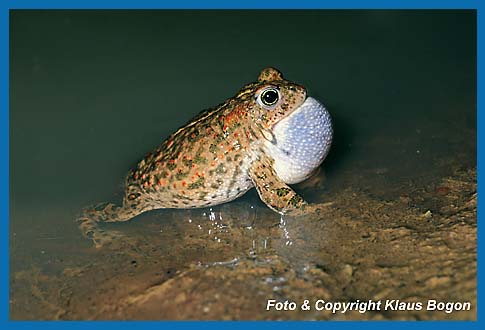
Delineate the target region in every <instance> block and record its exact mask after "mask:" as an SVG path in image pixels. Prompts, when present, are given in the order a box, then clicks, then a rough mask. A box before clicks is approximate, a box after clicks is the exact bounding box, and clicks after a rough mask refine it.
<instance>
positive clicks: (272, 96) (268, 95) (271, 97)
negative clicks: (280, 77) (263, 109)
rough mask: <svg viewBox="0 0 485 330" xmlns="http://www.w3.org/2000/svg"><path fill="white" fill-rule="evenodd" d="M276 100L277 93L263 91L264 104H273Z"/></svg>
mask: <svg viewBox="0 0 485 330" xmlns="http://www.w3.org/2000/svg"><path fill="white" fill-rule="evenodd" d="M276 101H278V93H277V92H276V91H273V90H270V91H266V92H264V93H263V103H264V104H266V105H272V104H275V103H276Z"/></svg>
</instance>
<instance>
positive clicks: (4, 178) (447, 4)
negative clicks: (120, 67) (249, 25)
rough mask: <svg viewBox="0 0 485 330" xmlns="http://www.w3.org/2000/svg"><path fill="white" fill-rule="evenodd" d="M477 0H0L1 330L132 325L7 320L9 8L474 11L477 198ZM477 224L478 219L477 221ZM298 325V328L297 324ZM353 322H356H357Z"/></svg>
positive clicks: (281, 325)
mask: <svg viewBox="0 0 485 330" xmlns="http://www.w3.org/2000/svg"><path fill="white" fill-rule="evenodd" d="M482 6H483V5H481V4H480V1H479V0H388V1H385V0H341V1H339V0H333V1H332V0H322V1H317V0H299V1H290V0H265V1H262V0H235V1H224V0H209V1H208V0H205V1H196V0H178V1H175V0H174V1H173V2H170V1H163V0H162V1H160V0H158V1H157V0H138V1H137V0H118V1H116V0H68V1H61V0H42V1H41V0H38V1H35V0H3V1H1V2H0V44H1V45H2V46H3V47H2V49H3V50H4V51H2V52H0V93H1V94H0V125H1V126H0V135H1V138H0V214H1V218H0V219H1V221H0V226H1V227H0V232H1V233H2V235H3V239H1V240H0V242H1V243H0V244H1V245H2V248H1V250H0V253H1V255H0V259H1V260H2V266H3V267H2V270H1V272H0V278H1V284H0V290H1V291H0V296H1V297H2V299H1V300H0V328H2V329H11V328H23V329H26V328H32V327H44V328H59V327H69V328H71V329H78V328H85V327H87V326H90V327H98V328H103V329H105V328H106V327H113V328H114V329H120V328H125V329H126V328H128V327H131V326H133V325H134V324H133V322H123V321H99V322H82V321H65V322H34V321H9V282H8V276H9V273H8V271H9V269H8V267H9V253H8V248H9V242H8V238H9V48H8V47H9V32H8V27H9V10H10V9H189V8H190V9H216V8H217V9H477V29H478V31H477V38H478V48H477V52H478V54H477V89H478V90H477V125H478V132H477V138H478V141H477V142H478V144H477V145H478V150H477V157H478V159H477V172H478V196H480V193H481V189H480V187H481V186H482V182H483V179H482V175H481V174H480V173H481V172H482V170H481V168H482V164H483V162H482V157H483V153H482V152H481V149H480V141H482V140H483V139H482V137H483V133H482V129H481V128H482V127H483V120H484V117H483V114H481V111H480V108H481V107H480V105H481V100H482V95H484V89H483V84H482V81H483V66H482V65H481V63H480V60H479V59H480V55H481V54H484V51H483V47H484V46H483V41H482V36H483V35H484V33H483V32H484V25H483V24H482V21H483V14H482V8H485V6H483V7H482ZM478 200H479V208H478V215H477V216H478V219H480V218H481V207H480V198H479V199H478ZM479 222H480V221H479ZM478 238H479V240H478V255H479V256H481V255H482V250H483V248H482V244H481V239H480V230H479V234H478ZM479 261H480V258H479ZM482 269H483V267H481V263H480V262H479V263H478V286H477V290H478V297H481V296H482V295H481V293H482V291H483V290H481V285H480V278H481V277H482V276H480V275H481V274H482ZM477 307H478V309H477V310H478V315H477V319H478V321H476V322H471V321H469V322H464V321H455V322H446V321H430V322H411V321H406V322H392V324H390V323H389V322H373V321H366V322H357V321H348V322H297V321H285V322H277V323H276V322H265V321H260V322H249V321H243V322H230V323H228V322H215V321H211V322H199V321H197V322H195V321H192V322H190V321H183V322H171V321H166V322H153V321H149V322H136V326H141V327H143V328H151V329H159V328H160V327H163V326H170V327H173V328H177V329H186V328H194V327H197V328H206V327H210V328H213V327H215V328H217V327H225V326H230V327H231V328H233V329H235V330H236V329H246V328H247V327H249V326H257V327H258V328H263V329H269V328H271V329H274V328H278V329H280V330H281V329H287V328H292V327H295V326H298V327H303V328H308V329H309V328H316V327H323V326H325V327H331V328H332V327H339V328H353V327H355V326H358V327H363V328H384V327H389V326H393V327H394V326H395V327H400V328H405V327H406V328H407V327H413V328H423V327H440V328H443V327H444V328H464V327H467V328H484V322H483V316H482V315H481V314H482V313H481V311H482V308H480V307H481V304H480V300H479V299H478V298H477ZM297 323H298V325H297ZM356 323H358V324H356Z"/></svg>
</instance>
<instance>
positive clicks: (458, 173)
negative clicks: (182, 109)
mask: <svg viewBox="0 0 485 330" xmlns="http://www.w3.org/2000/svg"><path fill="white" fill-rule="evenodd" d="M306 189H314V187H305V186H301V187H300V191H302V193H303V194H304V193H305V190H306ZM390 189H392V190H393V191H395V192H401V193H395V194H390V193H389V191H387V192H386V196H391V195H394V196H393V197H392V198H389V199H383V198H382V197H380V196H378V195H379V194H376V193H375V192H374V194H370V193H368V192H366V191H363V190H362V189H357V190H356V189H352V188H345V189H342V190H339V191H336V192H333V193H329V192H328V191H322V192H321V196H320V197H318V196H316V197H315V196H314V197H315V199H317V200H318V199H319V200H321V201H323V202H325V203H326V204H325V207H324V208H323V209H322V210H321V212H320V213H319V214H312V215H309V216H304V217H299V218H290V217H280V216H279V215H276V214H275V213H273V212H271V211H269V210H267V209H265V208H263V207H262V206H260V204H257V203H253V202H251V196H250V197H249V198H248V199H247V200H243V201H235V202H233V203H229V204H225V205H222V206H219V207H215V208H212V209H205V210H191V211H171V210H163V211H154V212H150V213H147V214H145V215H142V216H140V217H138V218H137V219H136V220H135V221H132V222H129V223H127V224H113V225H109V226H106V227H109V229H113V230H118V231H120V232H121V233H123V234H124V235H125V238H126V239H125V240H123V241H119V242H115V243H113V245H112V246H108V247H104V248H101V249H95V248H94V247H92V246H91V245H90V243H89V242H88V241H85V240H82V239H78V240H73V241H72V242H71V243H70V244H66V242H65V241H59V242H58V243H57V241H56V240H53V241H52V242H50V244H49V249H48V250H43V251H40V254H39V257H28V258H27V257H26V256H24V255H22V253H25V252H23V251H22V248H21V247H19V246H20V245H21V244H19V242H15V236H14V238H13V244H12V258H17V259H21V258H23V260H24V261H25V262H24V263H21V264H20V266H17V267H16V269H15V267H14V269H12V274H11V285H10V290H11V299H10V308H11V309H10V310H11V318H12V319H75V320H77V319H82V320H85V319H140V320H146V319H150V320H151V319H153V320H159V319H177V320H187V319H190V320H192V319H194V320H205V319H215V320H221V319H224V320H225V319H231V320H240V319H250V320H254V319H270V320H289V319H295V320H320V319H321V320H327V319H353V320H355V319H373V320H380V319H403V320H414V319H420V320H423V319H462V320H471V319H475V318H476V208H477V197H476V196H477V195H476V171H475V169H464V168H456V169H455V170H454V171H453V175H451V176H447V177H443V178H441V179H437V180H434V181H433V182H426V184H425V185H424V184H421V185H420V183H416V182H414V183H413V182H408V183H406V184H404V183H403V184H401V185H399V186H396V185H394V186H390ZM317 191H318V190H317ZM253 197H254V196H253ZM254 204H256V205H258V206H253V205H254ZM31 244H33V245H34V247H35V244H36V243H35V242H33V243H32V242H31ZM268 300H274V301H275V303H276V302H283V303H284V302H285V301H288V302H295V303H296V305H297V308H296V309H295V310H286V311H284V310H281V311H277V310H276V309H275V308H271V309H270V310H269V311H268V310H267V304H268ZM305 300H307V301H308V303H309V306H310V310H302V309H301V305H302V304H303V303H304V302H305ZM319 300H320V301H319ZM322 300H323V301H325V302H330V303H332V305H330V304H327V305H325V303H324V302H322ZM369 300H372V301H374V302H375V303H376V304H377V303H378V302H379V301H380V302H381V305H380V306H379V308H377V307H376V306H375V305H374V307H372V306H373V305H368V306H369V307H368V309H369V310H367V311H366V310H365V308H366V307H365V305H363V304H364V303H366V302H367V303H368V302H369ZM429 300H434V301H436V302H437V303H438V302H445V303H446V302H448V303H449V302H460V303H463V305H460V304H455V305H454V307H455V309H462V308H465V307H466V304H464V303H466V302H469V303H470V308H469V310H454V311H452V312H449V311H448V312H447V311H446V309H445V310H428V308H427V307H428V301H429ZM318 301H319V302H318ZM345 302H360V303H361V305H359V306H360V309H361V310H360V311H359V310H356V309H358V308H357V307H356V306H358V305H354V307H355V308H353V309H354V310H347V311H346V312H345V313H343V312H342V310H338V309H336V310H333V311H332V310H331V308H334V309H335V308H336V307H333V306H338V305H337V303H342V304H343V303H345ZM400 303H401V305H400ZM413 303H414V304H413ZM417 303H421V306H422V308H421V309H420V310H418V309H419V308H417V307H416V306H419V304H417ZM431 303H432V302H431ZM403 304H404V305H403ZM325 306H326V307H327V308H329V309H330V310H317V309H316V308H315V307H319V308H320V307H325ZM399 306H401V307H399ZM403 306H404V307H403ZM409 306H411V307H409ZM441 306H442V307H443V306H444V305H441ZM461 306H463V307H461ZM431 307H432V305H431ZM400 309H404V310H400ZM406 309H408V310H406ZM409 309H411V310H409ZM441 309H443V308H441ZM465 309H468V308H465Z"/></svg>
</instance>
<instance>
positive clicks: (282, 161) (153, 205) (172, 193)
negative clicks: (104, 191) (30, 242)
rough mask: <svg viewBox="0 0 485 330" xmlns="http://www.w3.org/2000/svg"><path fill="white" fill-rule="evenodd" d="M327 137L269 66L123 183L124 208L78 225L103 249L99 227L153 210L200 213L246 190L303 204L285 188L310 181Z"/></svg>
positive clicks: (283, 209) (276, 206)
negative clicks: (167, 209)
mask: <svg viewBox="0 0 485 330" xmlns="http://www.w3.org/2000/svg"><path fill="white" fill-rule="evenodd" d="M331 139H332V126H331V121H330V116H329V114H328V112H327V111H326V110H325V108H324V106H323V105H321V104H320V103H319V102H318V101H316V100H315V99H313V98H310V97H308V98H307V96H306V90H305V88H304V87H302V86H300V85H297V84H295V83H291V82H289V81H287V80H284V79H283V77H282V75H281V73H280V72H279V71H277V70H276V69H273V68H267V69H264V70H263V71H262V72H261V74H260V76H259V78H258V81H257V82H254V83H251V84H248V85H246V86H244V87H243V88H242V89H241V90H240V91H239V93H238V94H237V95H236V96H235V97H233V98H230V99H228V100H227V101H226V102H224V103H223V104H221V105H219V106H217V107H215V108H212V109H209V110H207V111H204V112H202V113H200V114H199V115H198V116H197V117H195V118H194V119H192V121H190V122H189V123H188V124H187V125H185V126H183V127H182V128H180V129H179V130H178V131H176V132H175V133H174V134H172V135H171V136H170V137H168V139H166V140H165V141H164V142H163V143H162V144H161V145H160V146H159V147H158V148H156V150H155V151H154V152H152V153H149V154H147V155H146V156H145V158H144V159H143V160H141V161H140V162H139V163H138V165H137V167H136V168H135V169H133V170H132V171H131V172H130V173H129V174H128V176H127V177H126V181H125V196H124V200H123V206H121V207H117V206H115V205H113V204H105V205H103V206H102V207H97V208H94V209H91V210H86V212H84V213H83V215H82V216H81V217H80V218H79V219H78V222H79V223H80V227H81V229H82V230H83V232H84V233H85V234H86V235H87V236H88V237H91V238H92V239H93V240H94V241H95V243H97V244H101V241H102V237H106V233H105V232H103V231H102V230H100V229H99V228H98V226H97V224H98V223H99V222H114V221H126V220H129V219H131V218H133V217H135V216H137V215H138V214H140V213H143V212H145V211H149V210H153V209H159V208H198V207H207V206H212V205H217V204H221V203H225V202H228V201H231V200H233V199H235V198H237V197H239V196H241V195H243V194H244V193H245V192H246V191H247V190H249V189H250V188H252V187H256V188H257V190H258V193H259V195H260V197H261V199H262V200H263V202H265V203H266V204H267V205H268V206H269V207H270V208H271V209H273V210H275V211H277V212H279V213H287V212H291V211H293V210H295V209H299V208H301V207H302V206H303V205H305V204H306V203H305V202H304V201H303V199H302V198H301V197H300V196H299V195H297V194H296V193H295V192H294V191H293V190H292V189H291V188H290V187H289V186H288V185H287V184H292V183H298V182H301V181H303V180H305V179H306V178H308V177H309V176H310V175H311V173H312V172H313V171H314V170H315V169H316V168H318V166H319V165H320V164H321V162H322V161H323V159H324V158H325V156H326V155H327V153H328V150H329V148H330V143H331Z"/></svg>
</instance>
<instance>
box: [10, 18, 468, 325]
mask: <svg viewBox="0 0 485 330" xmlns="http://www.w3.org/2000/svg"><path fill="white" fill-rule="evenodd" d="M10 20H11V21H10V27H11V32H10V36H11V48H10V52H11V68H10V70H11V79H10V87H11V92H10V101H11V108H10V118H11V122H10V138H11V139H10V146H11V148H10V150H11V151H10V152H11V153H10V159H11V194H10V199H11V200H10V205H11V227H10V228H11V232H10V256H11V257H10V272H11V274H10V275H11V276H10V289H11V294H10V313H11V314H10V316H11V318H12V319H58V318H60V319H125V318H126V319H332V318H343V319H383V318H385V319H387V318H390V319H446V318H454V319H475V317H476V316H475V300H476V281H475V274H476V184H475V183H476V171H475V169H476V16H475V12H473V11H436V12H434V11H402V12H393V11H245V12H240V11H212V12H211V11H136V12H134V11H118V12H113V11H95V12H92V11H79V12H69V11H55V12H53V11H12V13H11V16H10ZM289 22H291V24H289ZM249 23H250V24H249ZM266 66H274V67H277V68H278V69H280V70H281V71H282V72H283V74H284V75H285V78H287V79H290V80H293V81H296V82H298V83H301V84H303V85H305V86H306V87H307V88H308V90H309V93H310V95H311V96H313V97H315V98H317V99H319V100H321V101H323V102H324V103H325V104H326V105H327V107H328V109H329V111H330V113H331V114H332V117H333V119H334V124H335V125H334V126H335V127H334V129H335V138H334V144H333V147H332V150H331V152H330V154H329V156H328V158H327V160H326V161H325V163H324V165H323V166H322V171H321V172H320V173H319V175H318V176H317V177H316V178H314V179H313V180H310V181H309V182H306V183H303V184H300V185H296V186H295V189H296V190H297V191H299V192H301V194H302V195H303V196H304V197H305V198H306V199H307V200H309V201H311V202H324V203H325V202H328V203H329V206H328V209H325V210H323V211H322V212H321V213H320V214H318V215H313V216H308V217H304V218H283V219H282V218H281V217H280V216H279V215H277V214H275V213H273V212H271V211H270V210H268V209H267V208H266V207H265V206H264V205H263V204H262V203H261V202H260V201H259V198H258V196H257V194H256V193H255V192H254V191H250V192H249V193H247V194H246V195H245V196H243V197H241V198H240V199H238V200H237V201H234V202H232V203H228V204H225V205H220V206H217V207H214V208H212V209H201V210H191V211H187V210H161V211H154V212H149V213H147V214H144V215H142V216H140V217H138V218H136V219H135V220H134V221H131V222H128V223H122V224H110V225H106V226H107V227H109V228H110V229H113V230H119V231H121V232H122V233H123V234H125V235H126V236H127V237H129V238H131V239H133V240H135V241H137V243H136V244H134V245H133V244H126V246H123V247H118V248H117V249H114V250H113V249H108V248H106V249H98V250H96V249H94V248H93V247H92V245H91V244H90V242H89V241H87V240H85V239H84V238H83V237H82V236H81V235H80V232H79V230H78V228H77V227H76V225H75V223H74V219H75V215H76V214H77V213H78V212H79V211H80V209H81V208H82V207H84V206H86V205H89V204H92V203H96V202H100V201H114V202H119V201H120V199H121V193H122V187H121V184H122V180H123V177H124V175H125V173H126V172H127V171H128V170H129V168H130V167H132V166H133V165H134V164H136V162H137V161H138V160H139V159H140V158H141V157H142V156H143V155H144V154H145V152H147V151H149V150H151V149H153V147H154V146H156V145H157V144H158V143H159V142H161V141H162V140H163V139H164V138H165V137H167V136H168V135H169V134H170V133H171V132H173V131H174V130H176V129H177V128H178V127H180V126H181V125H183V124H184V123H185V122H187V121H188V120H189V119H190V118H191V117H192V116H194V115H195V114H196V113H198V112H199V111H200V110H202V109H204V108H207V107H211V106H214V105H216V104H219V103H221V102H222V101H223V100H224V99H225V98H227V97H229V96H232V95H233V94H234V93H235V92H236V91H237V90H238V89H239V88H240V87H241V86H242V85H244V84H245V83H247V82H250V81H253V80H255V79H256V78H257V75H258V73H259V71H260V70H261V69H262V68H263V67H266ZM267 299H277V300H282V301H285V300H294V301H298V302H301V301H303V300H304V299H310V300H313V299H325V300H329V301H355V300H356V299H360V300H368V299H383V300H385V299H402V300H406V301H426V300H427V299H441V300H443V301H471V302H472V306H473V308H472V309H471V310H470V311H462V312H454V313H450V314H448V313H444V312H436V311H434V312H430V311H404V312H403V311H379V312H368V313H363V314H361V313H358V312H355V313H351V312H348V313H345V314H338V313H337V314H331V313H326V312H325V313H324V312H316V311H314V310H313V311H309V312H303V311H301V310H300V311H289V312H276V311H270V312H267V311H266V310H265V307H266V301H267Z"/></svg>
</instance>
